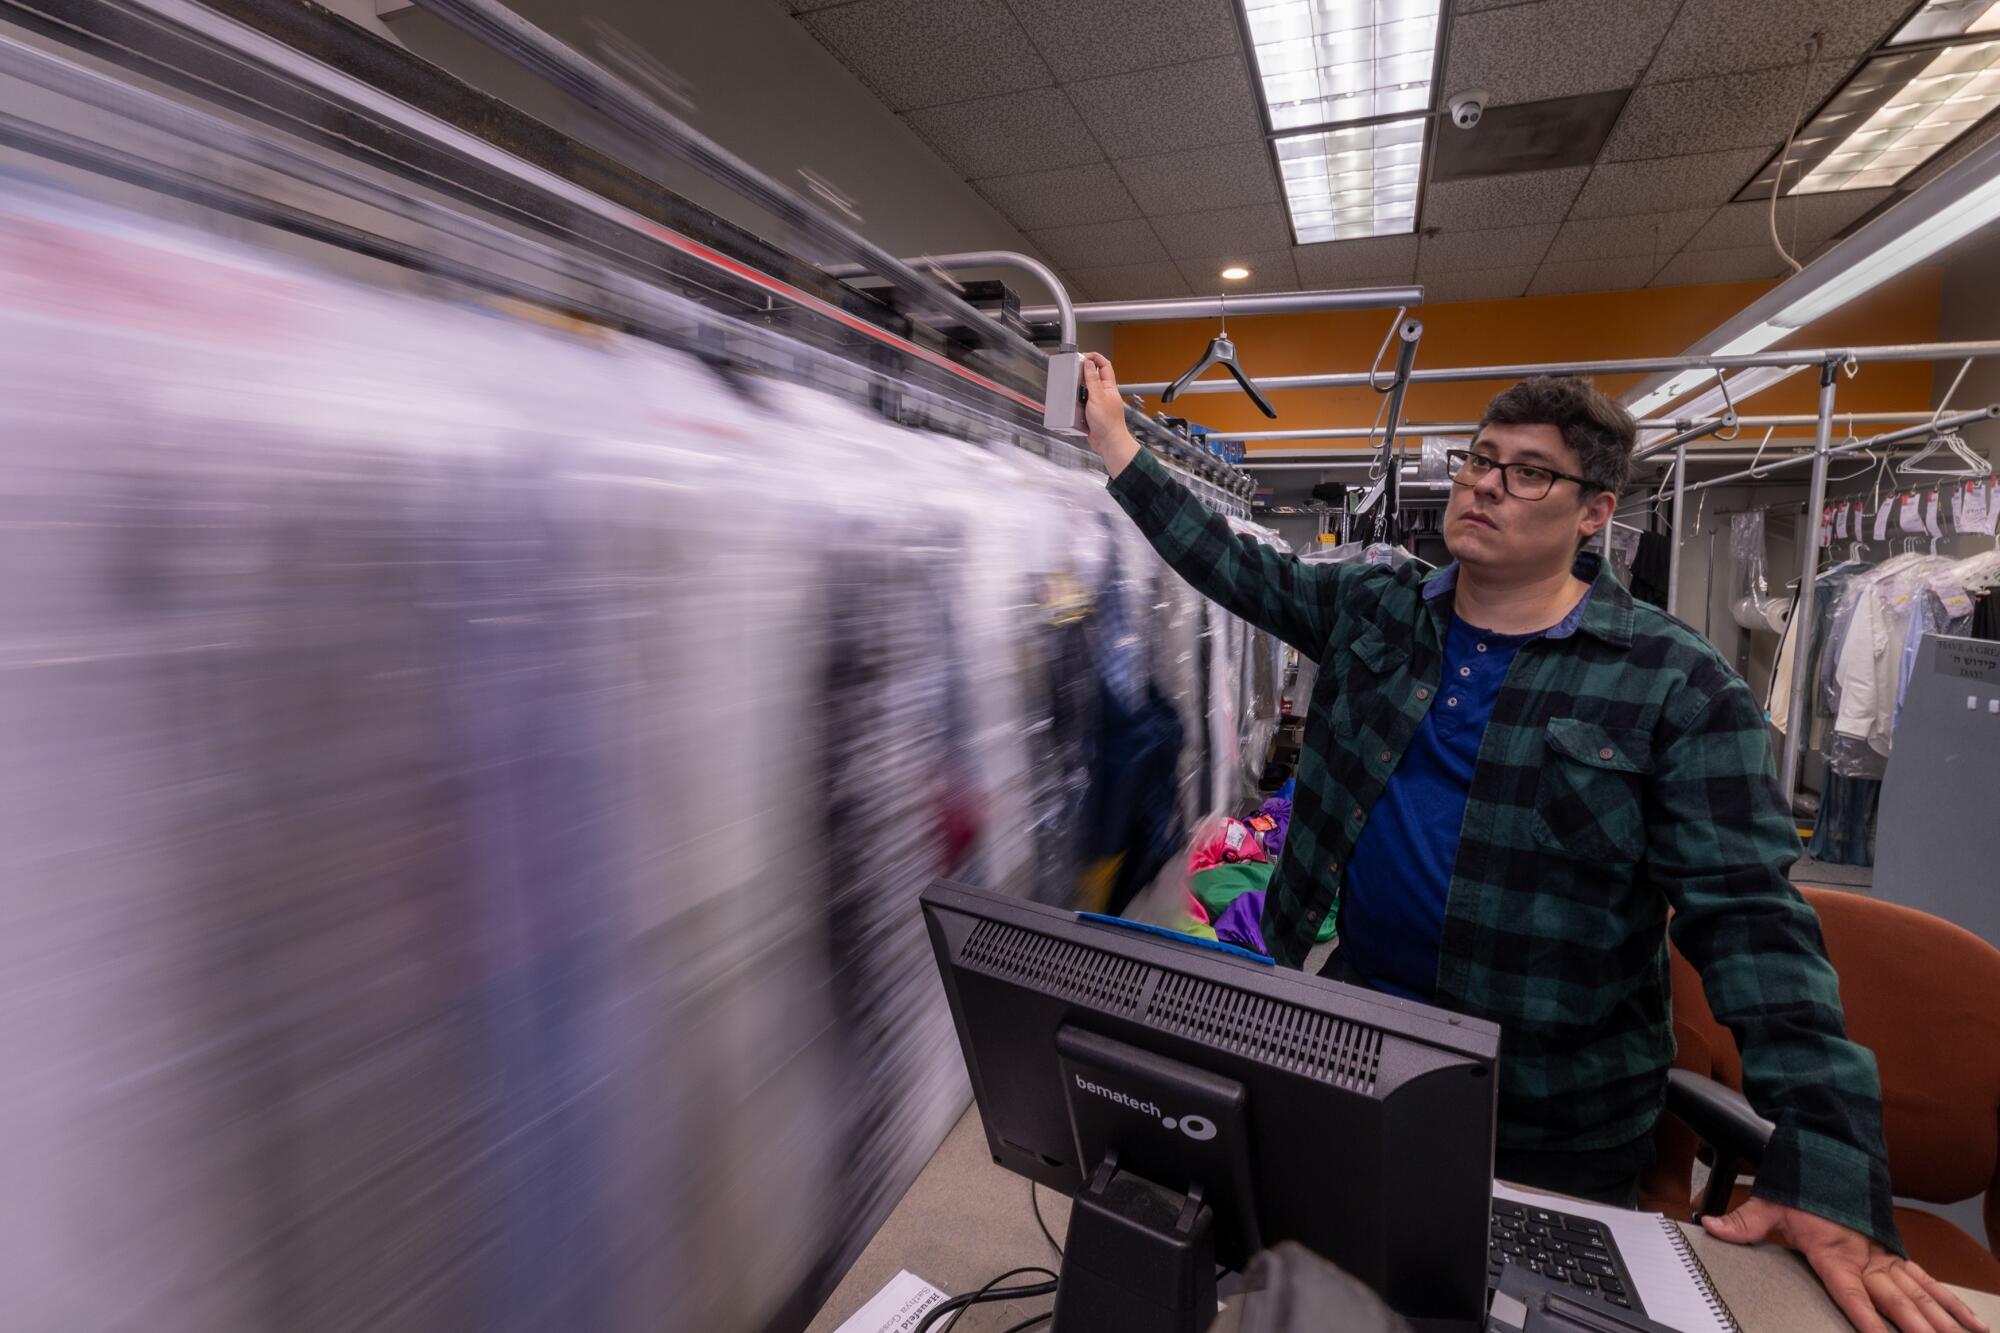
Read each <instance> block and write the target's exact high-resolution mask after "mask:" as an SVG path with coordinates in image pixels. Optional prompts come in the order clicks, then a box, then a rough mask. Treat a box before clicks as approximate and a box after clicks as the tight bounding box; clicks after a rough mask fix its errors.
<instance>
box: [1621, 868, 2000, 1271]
mask: <svg viewBox="0 0 2000 1333" xmlns="http://www.w3.org/2000/svg"><path fill="white" fill-rule="evenodd" d="M1804 892H1805V896H1806V900H1807V901H1808V902H1810V903H1811V904H1812V905H1813V908H1814V910H1815V911H1817V912H1818V913H1819V919H1820V929H1821V931H1822V933H1823V935H1824V937H1825V940H1826V951H1827V956H1828V957H1829V958H1830V959H1832V961H1833V966H1834V970H1835V971H1837V972H1838V973H1839V974H1840V1000H1841V1007H1842V1009H1843V1010H1844V1011H1845V1012H1846V1015H1847V1033H1848V1035H1849V1036H1850V1037H1852V1038H1853V1039H1854V1040H1855V1041H1857V1042H1860V1043H1861V1044H1862V1045H1863V1046H1866V1047H1868V1048H1869V1049H1870V1050H1871V1051H1873V1052H1875V1062H1876V1066H1877V1068H1878V1069H1879V1070H1880V1071H1881V1076H1882V1127H1883V1135H1884V1138H1885V1139H1886V1140H1887V1145H1888V1149H1889V1177H1890V1180H1891V1181H1892V1182H1893V1184H1894V1188H1895V1191H1896V1193H1897V1194H1899V1195H1901V1196H1903V1197H1904V1198H1912V1199H1921V1200H1923V1201H1925V1202H1926V1203H1939V1204H1951V1203H1957V1202H1959V1201H1961V1200H1964V1199H1970V1198H1974V1197H1977V1196H1978V1195H1980V1194H1981V1193H1984V1194H1985V1196H1986V1233H1987V1238H1988V1244H1989V1246H1991V1245H1993V1243H1994V1241H1995V1240H1996V1239H2000V949H1995V948H1994V947H1993V946H1992V945H1990V944H1988V943H1986V941H1984V940H1982V939H1980V938H1979V937H1978V936H1976V935H1973V934H1972V933H1971V932H1969V931H1966V930H1962V929H1960V928H1959V927H1957V926H1955V925H1952V924H1951V923H1950V922H1948V921H1944V920H1941V919H1939V918H1937V917H1934V916H1931V915H1929V914H1927V913H1924V912H1919V911H1916V910H1914V909H1912V908H1908V907H1900V906H1897V905H1896V904H1894V903H1885V902H1881V901H1879V900H1877V899H1874V898H1867V897H1863V896H1862V895H1860V894H1855V893H1843V892H1840V891H1839V890H1834V889H1806V890H1805V891H1804ZM1669 952H1670V953H1671V955H1672V966H1673V989H1674V1032H1675V1036H1676V1038H1677V1039H1678V1040H1682V1041H1683V1042H1684V1044H1685V1045H1686V1046H1688V1047H1690V1048H1692V1049H1689V1050H1684V1051H1683V1053H1682V1058H1680V1059H1677V1060H1676V1061H1675V1063H1676V1064H1677V1065H1679V1066H1681V1067H1683V1068H1690V1069H1694V1070H1695V1072H1697V1073H1702V1074H1707V1075H1708V1076H1709V1077H1711V1078H1714V1079H1716V1080H1717V1081H1719V1082H1722V1083H1726V1084H1727V1085H1729V1086H1730V1087H1732V1088H1736V1089H1738V1090H1739V1091H1740V1090H1741V1089H1742V1087H1743V1060H1742V1056H1741V1054H1740V1053H1739V1052H1738V1051H1737V1048H1736V1039H1735V1038H1734V1037H1733V1036H1732V1035H1731V1034H1730V1033H1729V1031H1728V1030H1727V1029H1726V1028H1724V1027H1723V1026H1722V1025H1721V1024H1719V1023H1717V1022H1716V1021H1715V1018H1714V1016H1713V1015H1712V1014H1711V1013H1710V1012H1709V1009H1708V1001H1707V998H1706V997H1705V996H1704V995H1703V994H1702V990H1701V979H1700V976H1699V975H1698V974H1697V973H1696V972H1695V970H1694V968H1693V967H1692V966H1690V965H1689V963H1688V961H1687V960H1686V959H1685V958H1683V957H1681V955H1680V951H1679V950H1678V949H1673V950H1670V951H1669ZM1683 1034H1685V1037H1684V1036H1683ZM1704 1066H1706V1067H1704ZM1662 1123H1663V1125H1664V1124H1665V1119H1663V1121H1662ZM1676 1128H1678V1126H1676ZM1680 1135H1681V1137H1679V1138H1676V1137H1675V1136H1674V1135H1673V1134H1672V1133H1671V1132H1669V1131H1667V1130H1664V1129H1663V1131H1662V1137H1661V1144H1660V1146H1661V1154H1660V1156H1661V1160H1660V1165H1659V1167H1658V1168H1657V1170H1656V1174H1654V1175H1649V1176H1648V1182H1649V1190H1650V1189H1651V1188H1657V1186H1656V1185H1655V1182H1656V1181H1658V1180H1664V1179H1666V1178H1670V1177H1671V1176H1672V1174H1673V1173H1674V1172H1675V1171H1676V1170H1678V1171H1680V1172H1681V1174H1680V1175H1679V1177H1678V1178H1679V1180H1680V1181H1681V1182H1682V1193H1685V1189H1686V1186H1685V1182H1686V1181H1687V1179H1688V1177H1687V1174H1686V1167H1687V1166H1688V1165H1689V1164H1691V1157H1692V1149H1691V1147H1687V1146H1686V1145H1687V1143H1689V1142H1691V1140H1689V1139H1688V1138H1687V1136H1686V1131H1685V1130H1684V1129H1682V1130H1681V1131H1680ZM1683 1148H1686V1150H1687V1153H1688V1157H1689V1161H1688V1162H1680V1161H1676V1160H1670V1154H1671V1156H1672V1157H1673V1158H1675V1159H1678V1158H1679V1157H1680V1156H1681V1153H1682V1150H1683ZM1996 1252H2000V1251H1996Z"/></svg>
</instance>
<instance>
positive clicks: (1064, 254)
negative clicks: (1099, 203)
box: [1027, 218, 1167, 268]
mask: <svg viewBox="0 0 2000 1333" xmlns="http://www.w3.org/2000/svg"><path fill="white" fill-rule="evenodd" d="M1027 236H1028V239H1029V240H1030V241H1033V242H1034V243H1035V248H1036V249H1038V250H1040V251H1041V252H1042V253H1043V254H1045V255H1047V256H1048V257H1049V258H1050V259H1052V260H1054V261H1055V262H1056V263H1058V264H1060V265H1062V266H1063V267H1064V268H1107V267H1110V266H1112V265H1117V264H1139V263H1150V262H1152V261H1154V260H1160V259H1165V258H1166V257H1167V252H1166V250H1165V249H1164V248H1162V247H1161V245H1160V238H1159V237H1157V236H1155V235H1154V234H1153V229H1152V227H1151V226H1149V225H1148V224H1147V222H1146V220H1145V219H1144V218H1132V219H1129V220H1127V221H1124V222H1096V223H1092V224H1091V225H1089V226H1087V227H1056V228H1053V229H1052V230H1049V231H1031V232H1029V233H1027Z"/></svg>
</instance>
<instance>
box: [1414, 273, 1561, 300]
mask: <svg viewBox="0 0 2000 1333" xmlns="http://www.w3.org/2000/svg"><path fill="white" fill-rule="evenodd" d="M1534 276H1535V266H1534V265H1532V264H1526V265H1523V266H1521V267H1520V268H1488V269H1478V270H1474V271H1472V272H1468V273H1447V274H1445V276H1443V277H1442V278H1430V279H1426V280H1425V282H1424V304H1425V305H1442V304H1444V303H1446V302H1450V301H1505V300H1508V299H1510V298H1512V297H1516V296H1519V295H1521V294H1522V293H1523V292H1525V291H1527V290H1528V283H1529V282H1531V281H1532V280H1533V279H1534Z"/></svg>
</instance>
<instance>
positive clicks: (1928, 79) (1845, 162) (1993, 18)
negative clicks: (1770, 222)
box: [1737, 0, 2000, 200]
mask: <svg viewBox="0 0 2000 1333" xmlns="http://www.w3.org/2000/svg"><path fill="white" fill-rule="evenodd" d="M1912 42H1944V43H1947V44H1946V45H1943V46H1935V45H1934V46H1931V47H1930V48H1928V49H1924V50H1914V51H1913V50H1905V49H1902V48H1903V47H1905V46H1907V45H1908V44H1909V43H1912ZM1996 110H2000V0H1930V3H1928V4H1926V5H1925V6H1924V7H1923V8H1922V9H1920V10H1918V11H1917V13H1916V14H1914V15H1912V16H1911V18H1910V19H1909V21H1908V22H1906V23H1905V24H1904V25H1903V26H1902V28H1901V29H1899V30H1898V31H1897V33H1896V35H1895V36H1894V37H1893V38H1891V39H1890V41H1889V43H1888V44H1887V45H1886V46H1885V47H1884V48H1883V49H1882V50H1881V51H1879V52H1877V53H1876V54H1875V55H1873V56H1871V57H1869V59H1868V60H1867V61H1866V62H1865V63H1864V64H1863V65H1862V66H1861V68H1860V69H1859V70H1857V71H1856V72H1855V74H1854V76H1853V77H1852V78H1850V79H1848V81H1847V82H1846V83H1844V84H1842V85H1841V87H1840V90H1839V91H1838V92H1836V93H1835V94H1834V95H1833V97H1832V98H1831V99H1830V100H1829V101H1828V102H1827V104H1826V105H1825V106H1824V107H1822V108H1820V110H1819V112H1818V113H1817V114H1816V115H1814V116H1813V118H1812V119H1811V120H1809V121H1807V122H1806V124H1804V125H1803V126H1801V127H1800V129H1799V133H1798V138H1797V142H1796V143H1794V145H1793V147H1792V152H1791V155H1790V157H1789V158H1787V159H1786V161H1785V164H1784V165H1785V193H1786V194H1827V193H1831V192H1833V191H1837V190H1869V189H1880V188H1884V187H1887V186H1892V185H1895V184H1896V183H1898V182H1899V181H1901V180H1902V179H1903V178H1904V177H1905V176H1908V175H1909V174H1910V173H1911V172H1913V171H1915V170H1916V169H1917V168H1918V167H1920V166H1922V165H1923V164H1924V163H1926V162H1928V161H1929V160H1930V159H1931V158H1933V157H1935V156H1937V154H1938V153H1940V152H1942V151H1943V150H1944V149H1945V148H1946V147H1947V146H1949V145H1950V144H1951V143H1953V142H1954V141H1956V140H1957V139H1958V138H1959V136H1961V135H1963V134H1964V133H1965V132H1966V131H1967V130H1969V129H1971V128H1972V127H1973V126H1974V125H1976V124H1978V123H1979V122H1980V121H1981V120H1984V119H1985V118H1986V117H1987V116H1988V115H1989V114H1991V113H1992V112H1994V111H1996ZM1778 166H1779V164H1778V162H1777V161H1776V160H1775V159H1774V160H1773V161H1772V162H1771V163H1769V164H1768V165H1766V166H1765V168H1764V170H1763V171H1762V172H1760V173H1758V176H1757V178H1756V179H1755V180H1753V181H1751V182H1750V184H1749V185H1748V186H1747V187H1745V189H1744V191H1743V193H1742V194H1741V195H1739V196H1737V197H1738V198H1740V199H1753V200H1754V199H1768V198H1769V197H1770V193H1771V182H1772V180H1773V179H1774V177H1775V176H1776V174H1777V171H1778Z"/></svg>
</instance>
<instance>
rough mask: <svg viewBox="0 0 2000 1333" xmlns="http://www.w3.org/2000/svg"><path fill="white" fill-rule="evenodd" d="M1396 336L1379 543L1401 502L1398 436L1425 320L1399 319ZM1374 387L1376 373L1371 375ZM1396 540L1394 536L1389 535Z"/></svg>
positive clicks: (1384, 440)
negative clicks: (1397, 344) (1394, 375)
mask: <svg viewBox="0 0 2000 1333" xmlns="http://www.w3.org/2000/svg"><path fill="white" fill-rule="evenodd" d="M1393 332H1394V336H1395V337H1396V338H1397V339H1399V340H1400V345H1399V346H1398V347H1397V349H1396V377H1395V379H1393V380H1391V381H1390V383H1389V388H1388V394H1389V404H1388V414H1387V416H1386V417H1385V419H1384V420H1383V422H1382V457H1381V468H1382V508H1381V510H1380V512H1378V513H1377V514H1376V516H1375V532H1376V539H1377V540H1378V541H1379V540H1382V539H1383V537H1384V534H1387V533H1388V528H1389V522H1390V518H1391V516H1392V515H1395V514H1396V513H1397V512H1398V507H1399V504H1400V499H1399V496H1398V494H1397V492H1398V489H1399V484H1400V478H1399V477H1398V476H1397V473H1398V472H1399V471H1400V470H1401V468H1400V466H1399V464H1398V462H1397V459H1396V432H1397V430H1398V429H1400V428H1401V426H1402V423H1403V399H1404V397H1405V396H1407V395H1408V393H1409V391H1410V372H1411V371H1412V370H1414V369H1415V368H1416V364H1417V343H1418V342H1419V341H1421V340H1422V338H1423V336H1424V322H1423V321H1422V320H1421V319H1399V320H1398V322H1397V324H1396V326H1395V329H1394V330H1393ZM1368 377H1369V383H1370V384H1371V385H1372V384H1373V383H1374V379H1375V372H1374V371H1373V370H1370V371H1369V374H1368ZM1389 535H1391V536H1393V534H1389Z"/></svg>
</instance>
